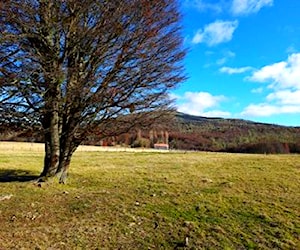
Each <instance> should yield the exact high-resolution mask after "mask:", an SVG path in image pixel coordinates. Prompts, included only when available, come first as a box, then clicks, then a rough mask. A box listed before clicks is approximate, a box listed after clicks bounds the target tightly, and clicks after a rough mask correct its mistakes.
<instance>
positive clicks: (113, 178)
mask: <svg viewBox="0 0 300 250" xmlns="http://www.w3.org/2000/svg"><path fill="white" fill-rule="evenodd" d="M42 163H43V145H42V144H31V143H28V144H25V143H7V142H0V225H1V228H0V249H295V250H296V249H299V246H300V157H299V155H255V154H252V155H250V154H228V153H208V152H156V151H146V150H141V151H138V150H137V151H130V150H119V151H117V150H108V149H105V150H103V149H102V150H100V149H99V147H81V148H79V150H78V151H77V152H76V153H75V155H74V157H73V159H72V163H71V168H70V174H69V179H68V183H67V184H66V185H59V184H58V183H57V182H56V181H54V182H51V183H42V184H41V185H36V183H35V182H33V181H32V180H34V178H35V177H36V176H38V174H39V173H40V171H41V169H42Z"/></svg>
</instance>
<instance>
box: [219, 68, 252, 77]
mask: <svg viewBox="0 0 300 250" xmlns="http://www.w3.org/2000/svg"><path fill="white" fill-rule="evenodd" d="M252 69H253V68H252V67H242V68H231V67H222V68H221V69H220V72H222V73H226V74H229V75H232V74H242V73H245V72H247V71H250V70H252Z"/></svg>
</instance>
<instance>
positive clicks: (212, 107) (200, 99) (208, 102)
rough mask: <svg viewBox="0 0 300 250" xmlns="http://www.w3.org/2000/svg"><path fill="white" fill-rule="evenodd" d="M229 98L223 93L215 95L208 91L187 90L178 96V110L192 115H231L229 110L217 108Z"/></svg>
mask: <svg viewBox="0 0 300 250" xmlns="http://www.w3.org/2000/svg"><path fill="white" fill-rule="evenodd" d="M226 100H227V98H226V97H225V96H223V95H218V96H214V95H212V94H210V93H208V92H186V93H185V94H184V96H182V97H178V96H177V101H178V103H179V104H178V111H179V112H183V113H186V114H190V115H198V116H207V117H216V116H217V117H229V116H230V113H229V112H224V111H221V110H218V109H216V108H217V107H218V106H219V105H220V103H221V102H224V101H226Z"/></svg>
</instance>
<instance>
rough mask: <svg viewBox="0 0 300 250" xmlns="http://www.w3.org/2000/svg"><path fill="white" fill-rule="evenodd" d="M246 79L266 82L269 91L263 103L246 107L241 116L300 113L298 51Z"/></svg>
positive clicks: (299, 54) (299, 56)
mask: <svg viewBox="0 0 300 250" xmlns="http://www.w3.org/2000/svg"><path fill="white" fill-rule="evenodd" d="M247 79H248V80H250V81H253V82H259V83H266V84H267V86H266V88H267V89H268V90H269V92H270V93H269V94H268V95H267V96H266V97H265V102H264V103H258V104H250V105H249V106H248V107H246V108H245V109H244V111H243V112H242V115H243V116H261V117H262V116H265V117H266V116H271V115H278V114H298V113H299V114H300V53H294V54H291V55H290V56H289V57H288V58H287V60H286V61H281V62H278V63H274V64H271V65H266V66H264V67H262V68H261V69H258V70H257V71H255V72H254V73H253V74H252V75H251V76H250V77H248V78H247Z"/></svg>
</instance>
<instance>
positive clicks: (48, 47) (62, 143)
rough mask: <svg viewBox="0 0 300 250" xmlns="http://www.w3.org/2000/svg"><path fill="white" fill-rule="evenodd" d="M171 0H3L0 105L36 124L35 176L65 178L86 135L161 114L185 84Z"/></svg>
mask: <svg viewBox="0 0 300 250" xmlns="http://www.w3.org/2000/svg"><path fill="white" fill-rule="evenodd" d="M177 7H178V6H177V4H176V0H153V1H149V0H130V1H126V0H125V1H106V0H85V1H78V0H61V1H57V0H5V1H2V2H1V4H0V34H1V35H0V88H1V95H0V103H1V110H2V111H3V112H4V113H6V114H10V115H11V116H13V117H18V116H22V117H23V119H24V117H25V118H26V119H27V120H28V121H31V122H34V123H36V122H39V123H40V124H41V125H42V127H43V131H44V135H45V161H44V168H43V171H42V173H41V179H46V178H48V177H52V176H55V175H57V174H60V182H62V183H64V182H65V180H66V176H67V172H68V168H69V165H70V161H71V157H72V155H73V153H74V151H75V150H76V148H77V147H78V145H79V144H80V143H81V142H82V140H83V139H84V137H85V135H86V133H87V132H88V131H92V130H94V129H96V128H97V129H99V127H100V128H101V129H100V130H101V131H102V133H103V136H104V135H113V134H116V133H122V132H125V131H126V130H128V129H130V128H131V127H133V126H135V125H136V124H143V123H145V122H147V123H149V122H151V121H153V120H155V119H156V117H157V116H160V115H161V114H162V113H164V112H165V111H168V110H170V101H169V99H168V91H169V90H170V89H172V88H174V87H176V86H177V85H178V83H180V82H182V81H183V80H184V74H183V67H182V60H183V58H184V55H185V51H184V50H183V49H182V39H181V37H180V25H179V20H180V14H179V13H178V9H177Z"/></svg>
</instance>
